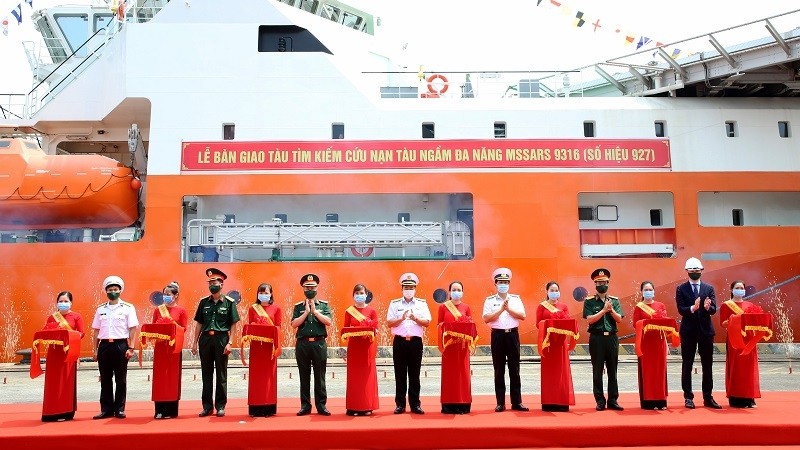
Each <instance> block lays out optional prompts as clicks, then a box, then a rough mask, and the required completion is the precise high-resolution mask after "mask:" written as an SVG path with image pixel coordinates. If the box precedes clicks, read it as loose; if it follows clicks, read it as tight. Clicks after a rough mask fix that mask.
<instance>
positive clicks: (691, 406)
mask: <svg viewBox="0 0 800 450" xmlns="http://www.w3.org/2000/svg"><path fill="white" fill-rule="evenodd" d="M684 405H686V407H687V408H689V409H694V400H692V399H690V398H687V399H686V401H684Z"/></svg>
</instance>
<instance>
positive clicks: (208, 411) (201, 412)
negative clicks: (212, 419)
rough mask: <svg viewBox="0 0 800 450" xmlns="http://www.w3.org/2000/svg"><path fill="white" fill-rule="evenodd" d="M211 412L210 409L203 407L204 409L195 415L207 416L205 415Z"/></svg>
mask: <svg viewBox="0 0 800 450" xmlns="http://www.w3.org/2000/svg"><path fill="white" fill-rule="evenodd" d="M211 412H212V411H211V410H210V409H204V410H202V411H200V414H198V415H197V417H207V416H210V415H211Z"/></svg>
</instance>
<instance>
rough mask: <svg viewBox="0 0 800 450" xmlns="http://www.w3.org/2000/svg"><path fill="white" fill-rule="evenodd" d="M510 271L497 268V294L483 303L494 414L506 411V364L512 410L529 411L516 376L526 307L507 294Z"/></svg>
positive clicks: (495, 275)
mask: <svg viewBox="0 0 800 450" xmlns="http://www.w3.org/2000/svg"><path fill="white" fill-rule="evenodd" d="M511 276H512V274H511V270H510V269H508V268H506V267H500V268H499V269H497V270H495V271H494V272H493V273H492V279H493V280H494V285H495V289H497V294H495V295H490V296H489V297H486V300H485V301H484V302H483V321H484V322H486V323H487V324H488V325H489V327H491V328H492V341H491V348H492V366H494V394H495V396H496V397H497V406H496V407H495V408H494V410H495V412H502V411H505V410H506V400H505V399H506V380H505V376H506V361H508V378H509V384H510V388H511V409H513V410H514V411H528V407H527V406H525V405H523V404H522V383H521V382H520V377H519V322H520V321H521V320H525V305H523V304H522V299H521V298H520V297H519V295H515V294H509V293H508V290H509V287H510V286H511Z"/></svg>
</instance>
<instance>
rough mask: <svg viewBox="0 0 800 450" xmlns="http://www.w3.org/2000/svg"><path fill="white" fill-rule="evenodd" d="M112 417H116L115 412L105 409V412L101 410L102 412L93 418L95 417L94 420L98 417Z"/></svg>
mask: <svg viewBox="0 0 800 450" xmlns="http://www.w3.org/2000/svg"><path fill="white" fill-rule="evenodd" d="M110 417H114V414H113V413H111V412H108V411H103V412H101V413H100V414H98V415H96V416H94V417H92V419H94V420H98V419H108V418H110Z"/></svg>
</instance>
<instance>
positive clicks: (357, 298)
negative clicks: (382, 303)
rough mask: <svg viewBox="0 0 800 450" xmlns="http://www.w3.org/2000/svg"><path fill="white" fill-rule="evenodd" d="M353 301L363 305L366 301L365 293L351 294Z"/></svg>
mask: <svg viewBox="0 0 800 450" xmlns="http://www.w3.org/2000/svg"><path fill="white" fill-rule="evenodd" d="M353 301H355V302H356V303H358V304H360V305H363V304H365V303H367V294H356V295H354V296H353Z"/></svg>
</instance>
